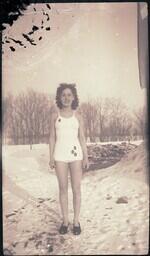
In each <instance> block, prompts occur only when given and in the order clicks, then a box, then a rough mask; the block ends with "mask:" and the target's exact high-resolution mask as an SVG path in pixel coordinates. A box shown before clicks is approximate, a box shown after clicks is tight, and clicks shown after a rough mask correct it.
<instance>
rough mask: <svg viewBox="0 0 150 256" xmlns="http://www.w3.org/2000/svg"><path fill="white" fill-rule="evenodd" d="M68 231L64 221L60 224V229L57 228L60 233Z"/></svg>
mask: <svg viewBox="0 0 150 256" xmlns="http://www.w3.org/2000/svg"><path fill="white" fill-rule="evenodd" d="M67 232H68V226H65V225H64V223H62V224H61V226H60V229H59V233H60V234H61V235H64V234H66V233H67Z"/></svg>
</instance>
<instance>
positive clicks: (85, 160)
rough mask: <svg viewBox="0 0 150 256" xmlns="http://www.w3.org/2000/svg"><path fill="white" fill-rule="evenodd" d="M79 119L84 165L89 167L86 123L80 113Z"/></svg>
mask: <svg viewBox="0 0 150 256" xmlns="http://www.w3.org/2000/svg"><path fill="white" fill-rule="evenodd" d="M77 117H78V120H79V141H80V144H81V148H82V151H83V165H84V167H85V166H86V167H87V168H88V166H89V164H88V153H87V146H86V140H85V135H84V124H83V119H82V117H81V115H80V114H78V115H77Z"/></svg>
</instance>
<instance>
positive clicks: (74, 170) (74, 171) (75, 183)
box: [70, 161, 82, 226]
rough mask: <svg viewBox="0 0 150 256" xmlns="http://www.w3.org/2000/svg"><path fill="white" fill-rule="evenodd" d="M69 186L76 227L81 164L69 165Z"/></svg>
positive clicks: (77, 162) (79, 202) (78, 212)
mask: <svg viewBox="0 0 150 256" xmlns="http://www.w3.org/2000/svg"><path fill="white" fill-rule="evenodd" d="M70 176H71V186H72V192H73V208H74V220H73V221H74V225H75V226H78V223H79V214H80V205H81V179H82V162H81V161H74V162H72V163H70Z"/></svg>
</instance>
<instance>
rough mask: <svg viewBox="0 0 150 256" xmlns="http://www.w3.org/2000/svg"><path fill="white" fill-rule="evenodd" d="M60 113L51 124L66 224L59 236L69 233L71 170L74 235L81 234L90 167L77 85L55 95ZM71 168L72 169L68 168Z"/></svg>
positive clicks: (52, 153) (66, 86) (53, 165)
mask: <svg viewBox="0 0 150 256" xmlns="http://www.w3.org/2000/svg"><path fill="white" fill-rule="evenodd" d="M56 104H57V107H58V111H57V112H53V113H52V114H51V121H50V143H49V149H50V162H49V165H50V168H55V170H56V175H57V178H58V184H59V198H60V206H61V211H62V216H63V223H62V224H61V227H60V229H59V232H60V234H66V233H67V232H68V225H69V221H68V169H69V170H70V177H71V186H72V192H73V208H74V219H73V233H74V235H79V234H80V233H81V226H80V222H79V213H80V203H81V179H82V167H83V168H88V167H89V163H88V155H87V148H86V142H85V137H84V132H83V120H82V118H81V116H80V114H79V113H77V112H76V111H75V110H76V109H77V107H78V104H79V101H78V96H77V91H76V87H75V85H74V84H60V86H59V87H58V88H57V93H56ZM68 167H69V168H68Z"/></svg>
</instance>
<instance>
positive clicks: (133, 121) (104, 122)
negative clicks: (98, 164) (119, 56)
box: [2, 89, 146, 147]
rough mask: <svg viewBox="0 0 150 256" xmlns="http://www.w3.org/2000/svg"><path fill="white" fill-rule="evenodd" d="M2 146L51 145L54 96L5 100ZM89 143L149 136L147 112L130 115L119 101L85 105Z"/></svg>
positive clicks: (32, 94) (31, 95)
mask: <svg viewBox="0 0 150 256" xmlns="http://www.w3.org/2000/svg"><path fill="white" fill-rule="evenodd" d="M2 107H3V109H2V127H3V143H7V144H29V145H30V146H31V147H32V144H37V143H48V142H49V135H50V116H51V112H52V111H53V108H55V105H54V96H52V95H48V94H46V93H41V92H36V91H34V90H32V89H29V90H27V91H26V92H23V93H20V94H19V95H17V96H13V95H11V94H9V95H7V96H5V97H3V99H2ZM79 111H80V112H81V114H82V116H83V120H84V129H85V136H86V139H87V141H90V142H95V141H101V142H102V141H114V140H129V139H134V138H136V137H137V136H138V137H140V138H142V139H144V137H145V135H146V108H145V107H143V108H139V109H138V110H137V111H135V112H133V113H130V112H129V110H128V108H127V106H126V105H125V104H124V103H123V102H122V101H121V100H119V99H114V98H105V99H104V98H98V99H89V100H87V101H86V102H82V103H81V104H80V107H79Z"/></svg>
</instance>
